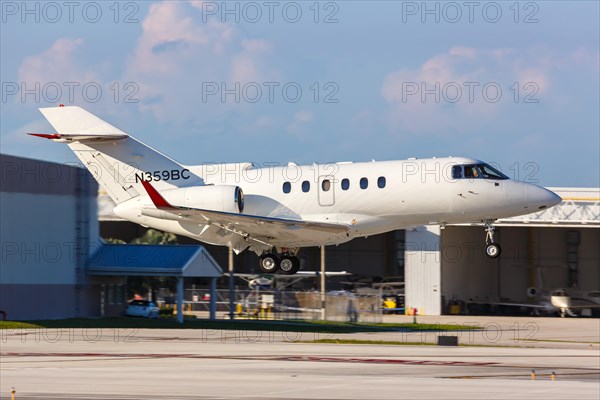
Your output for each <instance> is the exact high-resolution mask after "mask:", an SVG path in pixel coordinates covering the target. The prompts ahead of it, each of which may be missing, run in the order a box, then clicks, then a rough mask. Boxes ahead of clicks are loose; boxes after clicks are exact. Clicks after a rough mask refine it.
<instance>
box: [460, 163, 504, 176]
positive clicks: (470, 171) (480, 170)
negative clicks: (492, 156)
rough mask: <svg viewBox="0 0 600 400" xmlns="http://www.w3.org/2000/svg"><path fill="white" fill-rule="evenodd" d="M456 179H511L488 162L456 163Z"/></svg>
mask: <svg viewBox="0 0 600 400" xmlns="http://www.w3.org/2000/svg"><path fill="white" fill-rule="evenodd" d="M452 178H454V179H494V180H503V179H509V178H508V176H506V175H504V174H503V173H502V172H500V171H498V170H497V169H496V168H494V167H492V166H491V165H488V164H483V163H482V164H467V165H455V166H453V167H452Z"/></svg>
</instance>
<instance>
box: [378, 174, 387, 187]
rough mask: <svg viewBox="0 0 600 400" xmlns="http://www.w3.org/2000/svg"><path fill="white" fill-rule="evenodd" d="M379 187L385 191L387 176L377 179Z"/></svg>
mask: <svg viewBox="0 0 600 400" xmlns="http://www.w3.org/2000/svg"><path fill="white" fill-rule="evenodd" d="M377 187H378V188H379V189H383V188H384V187H385V176H380V177H379V178H377Z"/></svg>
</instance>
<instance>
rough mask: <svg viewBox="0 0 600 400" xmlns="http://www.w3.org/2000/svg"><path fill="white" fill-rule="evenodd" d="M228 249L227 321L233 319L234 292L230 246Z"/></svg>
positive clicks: (231, 250)
mask: <svg viewBox="0 0 600 400" xmlns="http://www.w3.org/2000/svg"><path fill="white" fill-rule="evenodd" d="M227 249H228V252H229V254H228V264H229V319H230V320H232V319H233V318H234V317H235V312H234V310H235V301H234V300H235V299H234V298H233V297H234V296H235V291H234V287H233V249H232V248H231V246H229V247H227Z"/></svg>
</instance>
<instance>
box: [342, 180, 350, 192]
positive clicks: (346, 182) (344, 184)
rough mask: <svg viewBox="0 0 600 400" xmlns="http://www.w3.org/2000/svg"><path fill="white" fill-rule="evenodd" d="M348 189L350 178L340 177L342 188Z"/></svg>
mask: <svg viewBox="0 0 600 400" xmlns="http://www.w3.org/2000/svg"><path fill="white" fill-rule="evenodd" d="M348 189H350V180H349V179H348V178H344V179H342V190H348Z"/></svg>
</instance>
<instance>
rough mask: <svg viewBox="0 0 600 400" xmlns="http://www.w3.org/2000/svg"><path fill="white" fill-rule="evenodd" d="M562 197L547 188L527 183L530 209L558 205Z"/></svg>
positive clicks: (541, 208)
mask: <svg viewBox="0 0 600 400" xmlns="http://www.w3.org/2000/svg"><path fill="white" fill-rule="evenodd" d="M561 201H562V198H561V197H560V196H559V195H557V194H556V193H554V192H553V191H551V190H548V189H546V188H543V187H540V186H536V185H531V184H530V185H527V204H528V205H529V208H530V209H537V210H544V209H546V208H550V207H552V206H555V205H557V204H558V203H560V202H561Z"/></svg>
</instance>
